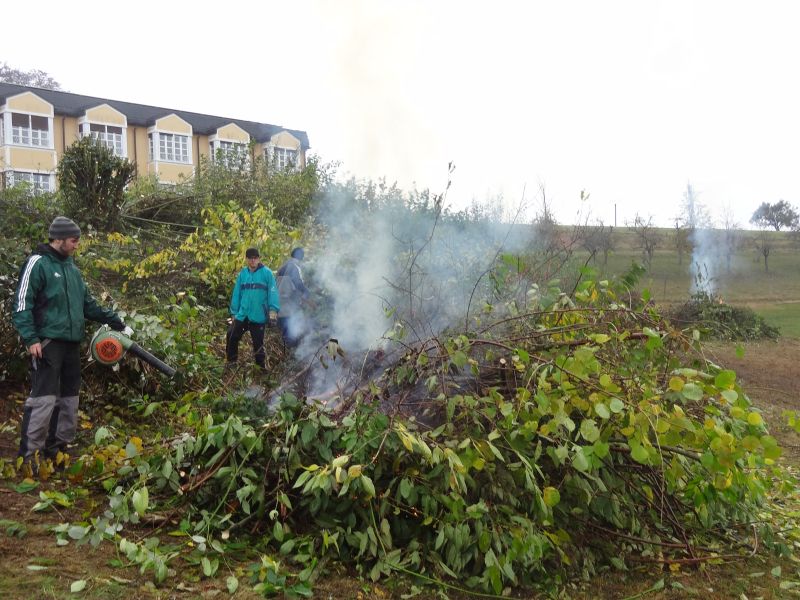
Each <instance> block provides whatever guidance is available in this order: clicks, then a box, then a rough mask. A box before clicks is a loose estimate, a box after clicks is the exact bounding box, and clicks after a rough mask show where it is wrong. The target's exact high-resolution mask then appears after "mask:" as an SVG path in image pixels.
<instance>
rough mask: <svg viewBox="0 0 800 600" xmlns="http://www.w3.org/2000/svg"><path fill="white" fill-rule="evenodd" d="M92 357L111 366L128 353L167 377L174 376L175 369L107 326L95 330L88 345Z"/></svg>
mask: <svg viewBox="0 0 800 600" xmlns="http://www.w3.org/2000/svg"><path fill="white" fill-rule="evenodd" d="M89 346H90V348H91V350H92V356H93V357H94V359H95V360H96V361H97V362H99V363H100V364H103V365H107V366H111V365H115V364H117V363H118V362H119V361H121V360H122V357H123V356H125V354H126V353H128V352H130V353H131V354H133V355H134V356H138V357H139V358H141V359H142V360H143V361H144V362H146V363H147V364H148V365H151V366H153V367H155V368H156V369H158V370H159V371H161V372H162V373H163V374H164V375H166V376H167V377H172V376H173V375H175V369H173V368H172V367H170V366H169V365H168V364H166V363H165V362H162V361H161V360H159V359H158V358H156V357H155V356H153V355H152V354H150V353H149V352H148V351H147V350H145V349H144V348H142V347H141V346H140V345H139V344H137V343H136V342H134V341H133V340H132V339H130V338H129V337H128V336H126V335H123V334H122V333H121V332H119V331H114V330H113V329H111V328H110V327H109V326H108V325H103V326H102V327H101V328H100V329H98V330H97V333H95V334H94V337H92V341H91V342H90V344H89Z"/></svg>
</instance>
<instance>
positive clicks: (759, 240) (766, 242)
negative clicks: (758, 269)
mask: <svg viewBox="0 0 800 600" xmlns="http://www.w3.org/2000/svg"><path fill="white" fill-rule="evenodd" d="M755 246H756V250H758V252H759V253H760V254H761V256H763V257H764V271H766V272H767V273H769V254H770V252H772V239H771V236H770V232H769V231H767V230H766V229H762V230H761V231H759V232H758V237H756V240H755Z"/></svg>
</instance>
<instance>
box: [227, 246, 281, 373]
mask: <svg viewBox="0 0 800 600" xmlns="http://www.w3.org/2000/svg"><path fill="white" fill-rule="evenodd" d="M245 257H246V259H247V266H245V267H244V268H243V269H242V270H241V271H240V272H239V276H238V277H237V278H236V284H235V285H234V286H233V293H232V294H231V306H230V313H231V316H232V320H231V325H230V327H229V328H228V333H227V336H226V343H225V358H226V359H227V361H228V364H232V363H235V362H236V359H237V358H238V356H239V341H240V340H241V339H242V336H243V335H244V332H245V331H249V332H250V338H251V340H252V342H253V356H254V357H255V362H256V364H257V365H258V366H259V367H261V368H262V369H264V368H266V364H265V363H266V352H265V351H264V327H265V325H266V323H269V324H270V325H271V326H274V325H275V323H277V321H278V311H279V310H280V300H279V298H278V287H277V285H275V276H274V275H273V274H272V271H271V270H269V269H268V268H267V267H265V266H264V265H263V264H261V261H260V257H259V254H258V249H257V248H248V249H247V252H246V253H245Z"/></svg>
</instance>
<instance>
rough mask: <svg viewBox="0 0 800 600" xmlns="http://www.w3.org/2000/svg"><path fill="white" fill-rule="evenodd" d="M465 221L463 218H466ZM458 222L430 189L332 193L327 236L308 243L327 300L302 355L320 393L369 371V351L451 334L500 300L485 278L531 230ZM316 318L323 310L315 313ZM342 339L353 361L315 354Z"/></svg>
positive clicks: (321, 219)
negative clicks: (493, 298)
mask: <svg viewBox="0 0 800 600" xmlns="http://www.w3.org/2000/svg"><path fill="white" fill-rule="evenodd" d="M461 216H462V217H463V213H461ZM472 217H473V218H470V219H465V218H454V216H453V215H452V214H449V213H448V212H447V211H446V210H443V209H442V199H441V198H436V197H433V196H431V195H430V194H428V193H427V192H421V193H420V192H413V193H411V194H404V193H402V192H400V191H399V190H398V189H396V188H394V187H387V186H384V185H377V186H376V185H374V184H369V185H366V186H365V185H363V184H357V183H355V182H353V181H351V182H350V183H348V184H345V185H341V186H339V187H338V188H335V189H334V190H333V191H331V192H330V193H329V194H328V196H327V198H326V199H325V201H324V202H323V207H322V209H321V210H320V212H319V214H318V215H317V221H318V223H319V225H320V228H321V230H322V232H323V233H322V235H321V236H320V239H319V240H318V241H317V242H316V243H314V242H313V241H312V243H310V244H309V245H308V250H307V253H306V260H307V262H308V264H307V265H306V267H305V270H304V276H305V278H306V285H307V286H308V287H309V288H310V289H311V290H312V291H316V292H318V293H320V294H321V296H322V298H324V300H322V301H321V302H320V305H321V306H320V307H319V310H317V311H310V310H306V311H305V316H304V318H305V323H303V324H301V326H302V327H303V328H305V329H306V330H308V331H309V332H310V333H309V335H306V336H305V337H304V338H303V340H302V342H301V343H300V345H299V346H298V347H297V348H296V349H295V357H296V358H297V359H298V360H300V361H308V362H309V364H313V365H318V367H317V366H315V367H313V369H312V373H311V374H310V377H309V381H310V382H311V384H310V386H309V393H308V395H309V396H310V397H313V396H314V395H315V394H329V393H330V392H331V390H332V389H334V388H336V387H340V386H341V385H342V381H343V380H344V379H346V377H347V375H348V373H349V374H352V373H353V372H358V374H359V376H360V377H363V376H365V375H367V376H368V373H364V369H367V368H369V367H365V365H367V363H369V361H368V359H367V355H368V354H369V353H370V352H372V353H373V355H375V354H380V355H382V356H387V357H388V356H389V355H391V353H392V352H393V351H394V350H398V349H401V348H402V347H403V345H404V344H409V343H414V342H415V341H418V340H422V339H427V338H428V337H431V336H435V335H438V334H440V333H441V332H442V331H444V330H445V329H448V328H453V327H456V326H458V327H461V328H463V326H464V325H463V324H464V322H465V321H464V319H465V315H466V314H467V310H468V308H469V310H470V314H475V313H477V312H478V311H479V310H480V308H481V307H482V306H483V303H484V301H486V300H488V299H491V296H492V290H493V288H492V284H491V280H490V279H489V278H488V277H485V275H486V273H487V271H488V270H489V267H490V266H491V265H492V263H493V261H494V259H495V258H496V257H497V255H498V254H499V253H500V252H515V251H519V250H521V249H522V248H523V246H524V245H525V243H526V241H527V240H526V239H525V238H526V233H527V235H529V234H530V230H529V229H525V228H523V227H514V226H512V225H509V224H508V223H506V224H503V223H501V222H499V221H495V220H494V219H488V218H486V219H481V218H479V217H476V215H474V214H473V215H472ZM312 313H313V314H312ZM330 338H333V339H335V340H336V341H337V342H338V345H339V346H340V347H341V349H342V350H343V351H344V356H335V357H331V356H329V357H328V358H329V359H328V360H327V361H326V362H327V368H322V366H321V363H320V362H319V360H317V359H316V358H315V357H318V356H319V351H320V349H323V354H324V351H325V349H326V348H327V341H328V340H329V339H330Z"/></svg>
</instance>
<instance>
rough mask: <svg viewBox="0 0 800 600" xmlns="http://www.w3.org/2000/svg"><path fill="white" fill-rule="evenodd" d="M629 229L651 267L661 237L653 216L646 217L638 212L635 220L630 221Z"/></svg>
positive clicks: (648, 265)
mask: <svg viewBox="0 0 800 600" xmlns="http://www.w3.org/2000/svg"><path fill="white" fill-rule="evenodd" d="M628 229H630V231H631V232H632V233H633V234H634V236H635V237H636V241H637V245H638V247H639V248H640V249H641V250H642V257H643V258H644V261H645V263H646V264H647V268H648V269H649V268H651V267H652V265H653V254H654V253H655V251H656V246H658V242H659V240H660V238H661V236H660V235H659V233H658V230H657V229H656V226H655V225H654V224H653V217H648V218H647V219H645V218H644V217H642V216H641V215H639V214H638V213H637V214H636V217H634V219H633V222H632V223H628Z"/></svg>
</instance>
